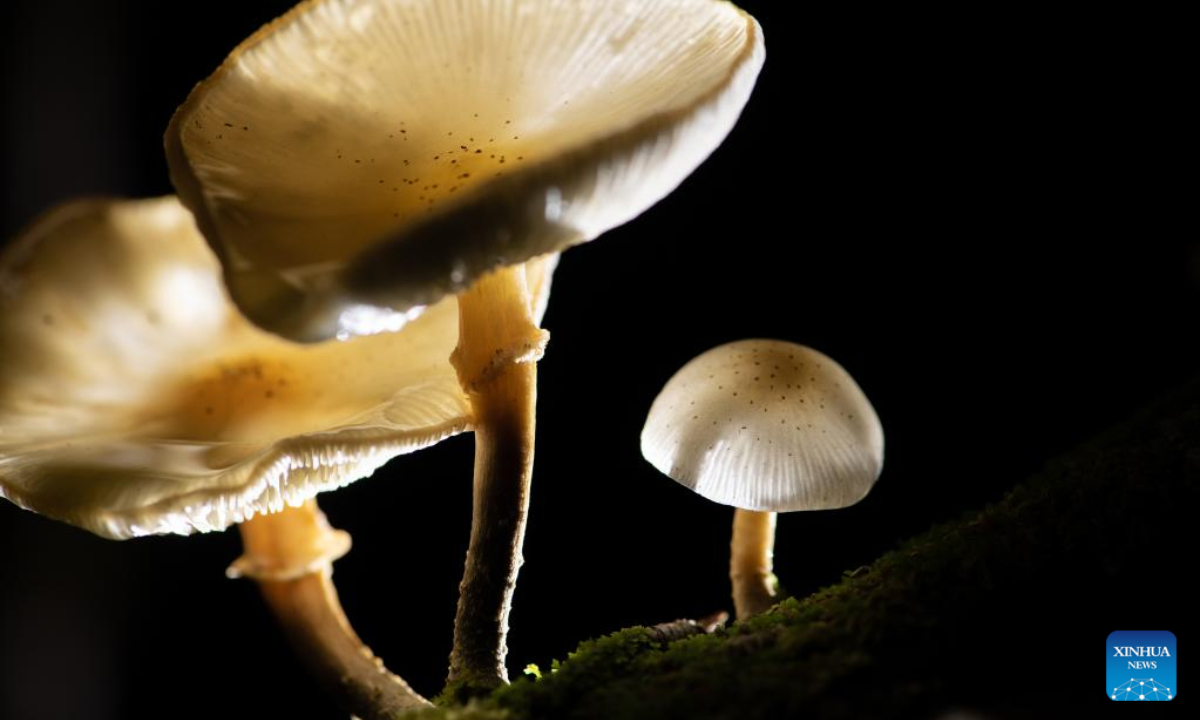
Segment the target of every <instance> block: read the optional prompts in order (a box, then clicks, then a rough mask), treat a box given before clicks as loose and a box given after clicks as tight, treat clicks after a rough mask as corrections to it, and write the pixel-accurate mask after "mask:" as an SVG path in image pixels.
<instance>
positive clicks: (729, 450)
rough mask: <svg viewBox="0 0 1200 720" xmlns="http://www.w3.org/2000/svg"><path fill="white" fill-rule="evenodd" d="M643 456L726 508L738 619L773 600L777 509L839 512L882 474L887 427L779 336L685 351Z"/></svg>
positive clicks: (849, 383) (838, 376) (828, 362)
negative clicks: (687, 355)
mask: <svg viewBox="0 0 1200 720" xmlns="http://www.w3.org/2000/svg"><path fill="white" fill-rule="evenodd" d="M641 445H642V455H643V456H644V457H645V458H646V460H648V461H649V462H650V464H651V465H653V466H654V467H655V468H657V469H658V470H659V471H660V472H662V473H663V474H664V475H666V476H668V477H670V478H671V479H673V480H675V481H676V482H678V483H680V484H681V485H683V486H684V487H687V488H690V489H691V490H693V491H695V492H696V493H698V494H699V495H701V496H703V497H705V498H707V499H709V500H712V501H713V502H717V503H721V504H722V505H732V506H733V507H734V508H736V510H735V511H734V520H733V540H732V543H731V553H730V569H729V575H730V580H731V582H732V585H733V601H734V607H735V610H736V612H737V619H739V620H744V619H746V618H748V617H753V616H754V615H757V614H759V613H762V612H764V611H765V610H767V608H769V607H770V606H771V605H772V604H774V602H775V596H776V592H777V587H776V581H775V576H774V572H773V569H774V567H773V556H774V546H775V521H776V514H777V513H780V512H791V511H795V510H829V509H835V508H843V507H847V506H849V505H853V504H854V503H856V502H858V501H859V500H861V499H862V498H863V497H865V496H866V494H867V493H868V492H869V491H870V490H871V487H872V486H873V485H874V484H875V480H876V479H877V478H878V477H879V473H880V471H881V470H882V469H883V427H882V425H880V423H879V416H878V415H876V414H875V409H874V408H873V407H872V406H871V403H870V401H869V400H867V397H866V395H865V394H863V392H862V389H861V388H859V386H858V384H857V383H856V382H854V379H853V378H852V377H850V374H849V373H848V372H846V370H845V369H844V368H842V366H841V365H839V364H837V363H836V362H834V361H833V360H832V359H830V358H829V357H827V356H825V355H823V354H821V353H820V352H817V351H816V350H813V349H812V348H809V347H805V346H803V345H797V344H795V343H791V342H786V341H782V340H741V341H738V342H732V343H728V344H725V345H721V346H718V347H715V348H713V349H711V350H708V351H707V352H704V353H702V354H700V355H698V356H697V357H695V358H693V359H692V360H691V361H690V362H688V363H687V364H686V365H684V366H683V368H681V369H680V370H679V372H677V373H675V375H673V376H672V377H671V379H670V380H668V381H667V384H666V385H665V386H664V387H663V389H662V392H660V393H659V395H658V397H656V398H655V399H654V403H653V405H651V408H650V413H649V416H648V417H647V418H646V424H645V427H644V428H643V430H642V438H641Z"/></svg>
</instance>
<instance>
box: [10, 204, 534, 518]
mask: <svg viewBox="0 0 1200 720" xmlns="http://www.w3.org/2000/svg"><path fill="white" fill-rule="evenodd" d="M527 268H530V270H531V271H530V272H529V277H530V282H531V285H534V286H535V287H534V288H533V289H534V290H535V293H534V304H535V306H536V307H535V309H534V310H535V312H536V311H538V310H539V309H540V308H544V305H545V294H546V293H547V292H548V289H549V273H550V271H551V270H552V268H553V258H552V257H551V258H546V259H543V260H539V261H537V262H535V263H531V264H529V265H528V266H527ZM457 337H458V313H457V308H456V303H455V301H454V299H453V298H450V299H447V300H445V301H443V302H441V303H438V304H435V305H434V306H432V307H430V308H429V309H428V310H427V311H426V312H425V313H424V314H422V315H421V317H419V318H417V319H415V320H414V321H413V322H411V323H410V324H409V325H408V326H407V327H406V328H405V329H404V330H403V331H401V332H396V333H384V334H379V335H374V336H367V337H359V338H355V339H353V340H350V341H347V342H329V343H323V344H319V345H297V344H294V343H289V342H287V341H284V340H281V339H279V338H278V337H276V336H274V335H271V334H268V333H265V332H263V331H261V330H259V329H258V328H257V327H255V326H253V325H251V324H250V323H249V322H247V321H246V320H245V319H244V318H243V317H242V316H241V315H240V314H239V313H238V312H237V310H236V308H234V307H233V305H232V303H231V302H230V301H229V299H228V296H227V294H226V293H225V290H224V287H223V285H222V282H221V276H220V268H219V266H218V264H217V262H216V259H215V258H214V257H213V255H212V252H211V251H210V250H209V248H208V247H207V245H206V244H205V242H204V240H203V239H202V238H201V237H200V235H199V233H198V231H197V230H196V227H195V224H194V222H193V219H192V216H191V214H190V213H189V212H188V211H187V210H186V209H185V208H184V207H183V206H182V205H180V204H179V202H178V201H177V200H176V199H175V198H174V197H167V198H160V199H155V200H146V201H131V202H126V201H111V200H87V201H79V202H75V203H71V204H68V205H65V206H62V207H60V208H57V209H55V210H53V211H51V212H49V213H47V214H46V215H45V216H43V217H42V218H41V219H40V220H39V221H37V222H35V223H34V224H33V225H32V226H31V227H30V228H29V229H28V231H27V232H26V233H24V235H23V236H22V237H21V238H19V239H18V240H17V241H16V242H15V243H14V244H13V245H12V246H11V247H9V248H7V250H6V252H5V253H4V254H3V255H2V256H0V348H3V353H0V496H4V497H7V498H8V499H10V500H12V501H13V502H15V503H17V504H18V505H21V506H23V507H26V508H29V509H32V510H34V511H37V512H39V513H42V514H45V515H48V516H51V517H54V518H57V519H60V520H64V521H67V522H70V523H72V524H75V525H78V526H81V527H84V528H86V529H88V530H90V531H92V532H95V533H97V534H100V535H103V536H107V537H112V538H126V537H132V536H137V535H147V534H158V533H181V534H183V533H190V532H193V531H197V530H200V531H208V530H220V529H223V528H225V527H227V526H228V525H230V524H232V523H235V522H241V521H242V520H244V519H246V518H248V517H250V516H252V515H254V514H257V513H262V512H270V511H276V510H279V509H281V508H282V507H283V506H284V505H285V504H287V505H297V504H299V503H301V502H303V501H304V500H306V499H308V498H311V497H312V496H313V495H314V494H316V493H317V492H320V491H323V490H328V489H332V488H335V487H339V486H341V485H344V484H346V483H349V482H351V481H353V480H355V479H358V478H361V477H364V476H367V475H369V474H371V472H373V471H374V470H375V469H376V468H377V467H379V466H380V465H382V464H383V463H384V462H386V461H387V460H388V459H390V458H391V457H393V456H395V455H398V454H401V453H406V452H411V451H413V450H416V449H418V448H421V447H425V446H427V445H431V444H433V443H436V442H438V441H440V440H441V439H443V438H446V437H448V436H451V435H454V434H457V433H460V432H463V431H464V430H467V429H469V424H470V418H469V406H468V404H467V401H466V399H465V397H464V396H463V393H462V391H461V390H460V388H459V384H458V380H457V377H456V374H455V371H454V369H453V367H452V366H451V365H450V362H449V356H450V353H451V352H452V351H453V349H454V347H455V344H456V343H457Z"/></svg>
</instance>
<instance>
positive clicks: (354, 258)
mask: <svg viewBox="0 0 1200 720" xmlns="http://www.w3.org/2000/svg"><path fill="white" fill-rule="evenodd" d="M763 55H764V50H763V43H762V33H761V29H760V28H759V27H758V25H757V23H756V22H755V21H754V19H753V18H751V17H749V16H748V15H746V14H745V13H744V12H742V11H741V10H739V9H737V8H736V7H734V6H733V5H730V4H729V3H726V2H721V1H719V0H641V1H640V2H636V3H633V2H610V1H609V0H576V1H574V2H563V1H547V0H312V1H310V2H306V3H303V4H301V5H300V6H298V7H297V8H295V9H294V10H293V11H291V12H290V13H288V14H286V15H284V16H283V17H281V18H280V19H278V20H277V21H275V22H274V23H272V24H270V25H268V26H267V27H265V28H263V30H261V31H260V32H259V33H257V34H256V35H254V36H253V37H251V38H250V39H249V40H247V41H246V42H245V43H243V44H242V45H241V46H240V47H238V48H237V49H236V50H234V52H233V53H232V54H231V55H230V56H229V58H228V59H227V60H226V61H225V63H224V64H223V65H222V66H221V67H220V68H219V69H218V70H217V71H216V72H215V73H214V74H213V75H212V76H211V77H210V78H209V79H208V80H206V81H204V82H203V83H201V84H200V85H198V86H197V88H196V89H195V90H194V91H193V92H192V94H191V95H190V96H189V98H188V100H187V101H186V102H185V104H184V105H183V106H182V107H181V108H180V109H179V111H178V112H177V113H176V115H175V117H174V118H173V119H172V122H171V125H170V127H169V129H168V131H167V134H166V137H165V142H166V146H167V155H168V162H169V165H170V169H171V175H172V179H173V181H174V183H175V185H176V188H177V190H178V192H179V194H180V197H181V199H182V200H183V202H184V203H185V204H186V205H188V207H190V208H191V209H192V210H193V211H194V212H195V213H196V216H197V220H198V223H199V226H200V228H201V230H202V231H203V233H204V235H205V236H206V237H207V238H208V240H209V241H210V243H211V244H212V245H213V247H214V248H215V249H216V251H217V253H218V255H219V256H220V258H221V261H222V263H223V265H224V272H225V276H226V283H227V285H228V286H229V288H230V292H231V294H232V296H233V298H234V301H235V302H236V303H237V304H238V306H239V307H240V308H241V309H242V310H243V312H244V313H245V314H246V315H247V316H248V317H250V318H251V320H253V321H254V322H256V323H257V324H259V325H260V326H262V327H264V328H266V329H268V330H270V331H272V332H275V333H278V334H281V335H283V336H286V337H290V338H292V339H297V340H319V339H324V338H328V337H332V336H334V335H337V334H339V333H341V334H343V335H345V334H354V333H355V327H354V323H353V318H350V319H349V320H348V319H347V317H346V313H347V311H348V309H351V308H361V307H362V306H364V305H366V306H373V307H375V308H377V309H378V310H379V311H380V312H392V313H395V314H396V316H397V318H398V320H399V321H403V319H404V318H405V317H406V315H405V313H407V311H409V310H410V309H412V308H415V307H419V306H423V305H429V304H432V303H434V302H436V301H438V300H439V299H440V298H442V297H444V296H445V295H447V294H452V293H456V292H459V291H461V290H463V289H465V288H466V287H467V286H469V285H470V284H471V282H472V281H473V280H475V279H476V278H478V277H480V276H481V275H483V274H484V273H486V272H488V271H490V270H493V269H495V268H497V267H500V266H504V265H510V264H516V263H521V262H525V261H526V260H529V259H530V258H533V257H536V256H540V255H544V254H546V253H551V252H556V251H559V250H562V249H564V248H565V247H567V246H570V245H572V244H576V243H580V242H584V241H587V240H591V239H592V238H594V237H596V236H597V235H599V234H601V233H603V232H604V231H605V230H607V229H609V228H611V227H614V226H616V225H619V224H622V223H624V222H626V221H628V220H630V219H631V218H633V217H635V216H636V215H638V214H639V213H641V212H642V211H643V210H645V209H646V208H648V207H649V206H650V205H652V204H654V203H655V202H657V201H658V200H659V199H660V198H662V197H663V196H664V195H666V194H667V193H669V192H670V191H671V190H672V189H674V187H676V186H677V185H678V184H679V183H680V182H681V181H682V180H683V179H684V178H685V177H686V176H687V175H688V174H689V173H690V172H691V171H692V170H693V169H694V168H695V167H696V166H697V165H698V164H699V163H700V162H702V161H703V160H704V158H705V157H707V156H708V155H709V154H710V153H711V152H712V151H713V150H714V149H715V148H716V147H717V145H718V144H719V143H720V142H721V140H722V139H723V138H724V137H725V135H726V134H728V132H729V131H730V129H731V128H732V126H733V124H734V122H735V121H736V119H737V117H738V115H739V114H740V112H741V109H742V107H743V105H744V104H745V102H746V101H747V99H748V97H749V94H750V91H751V88H752V87H753V85H754V81H755V79H756V77H757V74H758V70H759V68H760V66H761V64H762V60H763Z"/></svg>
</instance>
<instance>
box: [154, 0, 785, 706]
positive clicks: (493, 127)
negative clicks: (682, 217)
mask: <svg viewBox="0 0 1200 720" xmlns="http://www.w3.org/2000/svg"><path fill="white" fill-rule="evenodd" d="M763 57H764V48H763V42H762V32H761V29H760V28H759V27H758V24H757V22H755V20H754V19H753V18H751V17H750V16H748V15H747V14H745V13H744V12H743V11H741V10H739V9H738V8H736V7H735V6H733V5H731V4H729V3H727V2H721V1H719V0H643V1H641V2H637V3H628V2H626V3H617V2H610V1H609V0H578V1H576V2H545V1H543V0H463V1H462V2H453V3H451V2H442V1H441V0H409V1H406V2H400V1H387V0H375V1H373V0H313V1H311V2H306V3H303V4H302V5H299V6H297V7H296V8H295V9H294V10H292V11H291V12H289V13H288V14H286V15H284V16H283V17H281V18H279V19H278V20H276V21H275V22H273V23H271V24H270V25H268V26H266V27H265V28H263V29H262V30H261V31H259V32H258V33H256V34H255V35H254V36H252V37H251V38H250V39H248V40H247V41H245V42H244V43H242V44H241V45H240V46H239V47H238V48H237V49H235V50H234V51H233V52H232V53H231V54H230V56H229V57H228V59H227V60H226V61H225V62H224V63H223V64H222V65H221V66H220V67H219V68H218V69H217V70H216V72H215V73H214V74H213V75H212V76H211V77H209V78H208V79H207V80H205V81H204V82H202V83H200V85H198V86H197V87H196V89H195V90H193V92H192V93H191V95H190V96H189V97H188V99H187V101H186V102H185V103H184V104H183V106H182V107H180V109H179V110H178V112H177V113H176V114H175V116H174V117H173V119H172V121H171V124H170V127H169V128H168V130H167V133H166V137H165V143H166V149H167V158H168V163H169V166H170V170H171V177H172V180H173V182H174V184H175V186H176V188H177V190H178V192H179V194H180V197H181V199H182V200H183V202H184V203H185V204H186V205H187V206H188V207H189V208H191V209H192V210H193V212H195V214H196V217H197V221H198V224H199V226H200V228H201V230H202V231H203V233H204V235H205V236H206V238H207V239H208V241H209V242H210V243H211V244H212V245H213V247H214V248H215V249H216V251H217V254H218V255H219V256H220V258H221V259H222V262H223V265H224V273H225V280H226V283H227V285H228V287H229V290H230V293H231V295H232V297H233V299H234V301H235V302H236V303H237V305H238V307H239V308H241V309H242V311H243V312H244V313H245V314H246V315H247V316H248V317H249V318H251V319H252V320H253V321H254V322H255V323H257V324H259V325H260V326H262V327H264V328H266V329H268V330H270V331H272V332H275V333H278V334H280V335H282V336H285V337H289V338H292V339H296V340H302V341H317V340H322V339H327V338H332V337H338V338H347V337H351V336H353V335H356V334H360V333H363V332H371V331H375V330H378V329H381V328H386V329H390V330H396V329H399V328H401V327H402V326H403V325H404V324H405V323H408V322H412V321H413V318H415V317H418V316H419V315H420V313H421V312H422V310H423V308H428V307H436V303H437V302H438V301H439V300H440V299H441V298H443V297H446V296H448V295H457V296H458V298H459V303H458V309H459V316H460V325H461V332H460V334H459V343H458V346H457V348H456V349H455V351H454V356H453V363H454V367H455V368H456V370H457V372H458V378H459V381H460V383H461V387H462V389H463V391H464V392H465V393H466V394H467V396H468V398H469V400H470V407H471V418H472V422H473V427H474V429H475V433H476V465H475V497H474V508H473V520H472V531H471V541H470V545H469V548H468V551H467V562H466V569H465V574H464V578H463V582H462V584H461V586H460V591H461V595H460V601H459V609H458V613H457V616H456V619H455V639H454V649H453V652H452V654H451V661H450V679H451V681H452V682H456V683H458V684H460V685H463V686H475V687H484V688H486V687H490V686H494V685H496V684H499V683H501V682H505V681H506V680H507V671H506V669H505V666H504V657H505V652H506V650H505V635H506V633H507V627H508V613H509V608H510V605H511V597H512V592H513V588H514V587H515V583H516V575H517V570H518V568H519V566H520V563H521V559H520V551H521V544H522V538H523V533H524V527H525V521H526V511H527V507H528V487H529V477H530V472H531V469H532V462H533V436H534V398H535V387H536V364H535V363H536V360H537V359H538V358H539V357H540V355H541V352H542V349H543V347H544V345H545V342H546V338H547V335H546V333H545V332H544V331H542V330H541V329H540V328H539V327H538V324H537V322H536V321H535V319H534V318H533V317H532V316H531V314H530V310H529V307H530V302H529V300H528V297H527V296H528V294H529V291H528V289H527V288H526V286H525V283H526V281H525V278H524V276H523V274H522V272H523V271H522V270H521V267H522V265H521V264H522V263H526V262H527V261H529V260H531V259H533V258H537V257H540V256H543V255H545V254H547V253H554V252H558V251H561V250H563V249H565V248H567V247H569V246H571V245H575V244H579V243H583V242H586V241H589V240H591V239H593V238H595V237H597V236H598V235H600V234H602V233H603V232H605V231H606V230H608V229H610V228H612V227H614V226H617V225H620V224H622V223H624V222H627V221H629V220H631V219H632V218H634V217H636V216H637V215H638V214H639V213H641V212H642V211H644V210H645V209H647V208H648V207H650V206H651V205H653V204H654V203H655V202H657V201H658V200H659V199H661V198H662V197H664V196H665V195H666V194H668V193H669V192H670V191H671V190H673V189H674V188H675V187H676V186H677V185H678V184H679V183H680V182H682V181H683V179H684V178H685V177H686V176H687V175H688V174H689V173H691V171H692V170H693V169H694V168H695V167H696V166H697V165H699V164H700V163H701V162H702V161H703V160H704V159H705V158H706V157H707V156H708V155H709V154H710V153H711V152H712V151H713V150H714V149H716V147H717V146H718V145H719V144H720V143H721V141H722V140H723V139H724V137H725V136H726V134H728V132H729V131H730V130H731V129H732V127H733V124H734V123H735V122H736V120H737V117H738V115H739V114H740V112H741V109H742V107H743V105H744V104H745V103H746V101H747V99H748V98H749V95H750V91H751V89H752V87H753V85H754V82H755V79H756V77H757V75H758V71H759V68H760V67H761V65H762V62H763ZM425 312H428V310H425Z"/></svg>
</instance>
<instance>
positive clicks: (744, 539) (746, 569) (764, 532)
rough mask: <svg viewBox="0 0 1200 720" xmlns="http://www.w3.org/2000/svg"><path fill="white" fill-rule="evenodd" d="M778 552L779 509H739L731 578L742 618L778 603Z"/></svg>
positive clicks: (735, 600)
mask: <svg viewBox="0 0 1200 720" xmlns="http://www.w3.org/2000/svg"><path fill="white" fill-rule="evenodd" d="M774 554H775V513H773V512H760V511H757V510H742V509H740V508H739V509H738V510H737V511H735V512H734V515H733V543H732V553H731V555H730V562H729V578H730V580H732V581H733V606H734V609H735V610H736V611H737V619H738V620H745V619H746V618H749V617H754V616H755V615H758V614H761V613H763V612H766V610H767V609H768V608H769V607H771V606H772V605H774V604H775V589H776V588H775V576H774V573H773V572H772V570H773V565H774V563H773V557H774Z"/></svg>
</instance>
